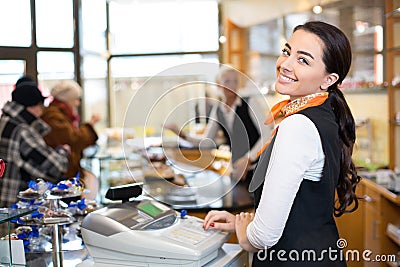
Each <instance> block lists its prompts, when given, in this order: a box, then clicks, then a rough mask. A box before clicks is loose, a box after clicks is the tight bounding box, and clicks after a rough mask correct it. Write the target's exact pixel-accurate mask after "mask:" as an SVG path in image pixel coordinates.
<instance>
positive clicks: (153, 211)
mask: <svg viewBox="0 0 400 267" xmlns="http://www.w3.org/2000/svg"><path fill="white" fill-rule="evenodd" d="M137 208H138V209H139V210H141V211H144V212H146V213H147V214H149V215H150V216H152V217H155V216H157V215H159V214H161V213H163V210H162V209H160V208H158V207H156V206H154V205H153V204H151V203H150V202H147V203H144V204H143V205H140V206H138V207H137Z"/></svg>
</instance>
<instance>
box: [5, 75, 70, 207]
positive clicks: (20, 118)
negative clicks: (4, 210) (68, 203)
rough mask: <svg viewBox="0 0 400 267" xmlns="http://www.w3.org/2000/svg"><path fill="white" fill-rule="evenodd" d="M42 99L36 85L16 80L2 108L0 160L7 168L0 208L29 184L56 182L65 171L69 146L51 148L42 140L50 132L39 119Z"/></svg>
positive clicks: (7, 205)
mask: <svg viewBox="0 0 400 267" xmlns="http://www.w3.org/2000/svg"><path fill="white" fill-rule="evenodd" d="M44 99H45V97H43V96H42V93H41V92H40V90H39V89H38V87H37V85H36V83H34V82H29V81H22V82H21V81H19V82H18V84H17V85H16V87H15V89H14V91H13V92H12V101H11V102H7V103H6V104H5V105H4V107H3V109H2V111H3V115H2V117H1V119H0V158H1V159H4V160H5V161H6V162H7V168H6V170H5V173H4V177H3V178H2V179H0V190H1V191H0V207H9V206H10V205H11V204H13V203H15V202H16V201H17V195H18V192H19V191H23V190H26V189H27V188H28V182H29V181H31V180H36V179H37V178H43V179H45V180H47V181H49V182H52V183H57V182H58V181H59V180H60V178H61V176H62V175H63V174H64V173H65V171H66V170H67V167H68V155H69V153H70V147H69V146H68V145H65V143H60V144H59V146H56V147H55V149H53V148H51V147H50V146H48V145H47V144H46V143H45V141H44V140H43V135H45V134H47V133H48V132H49V131H50V127H49V125H47V124H46V123H45V122H44V121H42V120H41V119H40V118H39V117H40V116H41V115H42V113H43V101H44Z"/></svg>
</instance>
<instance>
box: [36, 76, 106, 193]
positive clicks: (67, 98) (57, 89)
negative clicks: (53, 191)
mask: <svg viewBox="0 0 400 267" xmlns="http://www.w3.org/2000/svg"><path fill="white" fill-rule="evenodd" d="M50 94H51V95H52V96H53V101H52V102H51V103H50V105H49V107H47V108H46V109H45V110H44V113H43V115H42V117H41V118H42V119H43V120H44V121H45V122H46V123H47V124H49V125H50V127H51V131H50V133H49V134H48V135H46V136H45V137H44V139H45V141H46V143H47V144H48V145H50V146H52V147H57V146H59V145H61V144H68V145H70V146H71V159H70V163H69V166H68V170H67V172H66V174H65V176H67V178H71V177H77V176H80V178H81V181H83V183H84V184H85V188H87V189H89V190H90V194H87V195H85V198H87V199H94V198H95V197H96V194H97V191H98V181H97V178H96V177H95V176H94V175H93V174H92V173H91V172H89V171H88V170H86V169H83V168H82V167H81V164H80V160H81V158H82V152H83V150H84V149H85V148H87V147H88V146H91V145H94V144H95V143H96V141H97V138H98V136H97V133H96V131H95V129H94V125H95V124H96V123H97V122H98V121H99V119H100V118H99V116H98V115H97V114H94V115H93V116H92V118H91V119H90V120H89V121H88V122H86V123H83V124H82V125H80V124H79V123H80V117H79V114H78V107H79V106H80V104H81V102H80V98H81V95H82V88H81V87H80V86H79V84H77V83H76V82H74V81H67V80H65V81H60V82H59V83H57V84H56V85H55V86H54V87H53V88H52V89H51V92H50Z"/></svg>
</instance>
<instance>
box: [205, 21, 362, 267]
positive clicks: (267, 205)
mask: <svg viewBox="0 0 400 267" xmlns="http://www.w3.org/2000/svg"><path fill="white" fill-rule="evenodd" d="M350 64H351V47H350V43H349V41H348V39H347V37H346V36H345V34H344V33H343V32H342V31H341V30H339V29H338V28H336V27H335V26H333V25H331V24H327V23H324V22H320V21H310V22H307V23H305V24H303V25H299V26H297V27H296V28H295V29H294V32H293V34H292V36H291V38H290V39H289V40H288V42H287V43H286V44H285V48H284V49H283V50H282V54H281V56H280V57H279V58H278V60H277V63H276V76H277V81H276V90H277V91H278V92H279V93H281V94H285V95H288V96H289V97H290V98H289V99H287V100H284V101H282V102H280V103H278V104H277V105H275V106H274V107H273V108H272V114H273V116H274V117H273V119H276V121H275V122H276V123H278V126H279V127H277V128H275V130H274V132H273V133H272V136H271V139H270V141H268V142H267V145H266V146H264V147H263V149H262V150H261V152H260V153H262V154H261V156H260V160H259V163H258V165H257V169H256V170H255V173H254V176H253V178H252V181H251V183H250V186H249V189H250V190H251V191H254V194H255V203H256V213H255V214H252V213H240V214H237V215H236V216H234V215H232V214H230V213H228V212H225V211H212V212H210V213H209V214H208V215H207V216H206V218H205V221H204V228H205V229H208V228H210V227H214V228H217V229H223V230H228V231H234V232H236V235H237V237H238V241H239V244H240V245H241V246H242V247H243V248H244V249H246V250H248V251H253V252H257V251H262V250H264V252H265V254H263V253H261V254H260V253H254V257H253V266H266V265H267V266H293V264H295V263H296V266H321V265H323V266H346V263H345V262H344V261H343V259H340V257H336V258H335V259H332V258H328V257H327V256H326V257H324V251H325V252H326V251H328V249H335V250H336V251H337V249H338V247H337V244H336V243H337V241H338V239H339V235H338V230H337V228H336V225H335V220H334V218H333V214H334V213H335V215H337V216H340V215H342V214H343V213H345V212H351V211H354V210H355V209H357V207H358V200H357V197H356V195H355V188H356V185H357V183H358V182H359V179H360V178H359V177H358V176H357V173H356V170H355V166H354V164H353V162H352V160H351V154H352V151H353V145H354V142H355V122H354V119H353V116H352V114H351V112H350V109H349V107H348V105H347V103H346V100H345V99H344V96H343V94H342V92H341V91H339V89H338V85H339V84H340V83H341V82H342V81H343V79H344V78H345V77H346V75H347V73H348V71H349V68H350ZM270 121H271V122H272V119H271V120H270ZM335 193H337V196H338V199H337V205H335ZM352 205H354V206H352ZM350 206H352V208H349V207H350ZM221 221H222V222H221ZM339 249H340V248H339ZM276 251H279V253H278V254H276V253H275V254H274V252H276ZM292 251H294V252H296V253H298V255H303V253H304V252H305V251H308V252H310V251H311V252H313V253H314V257H311V258H310V257H309V258H308V259H303V258H302V259H301V260H300V261H301V262H297V261H298V260H297V259H295V258H292V257H289V259H287V258H285V260H284V261H282V257H281V256H282V253H281V252H283V254H284V255H288V254H290V253H291V252H292Z"/></svg>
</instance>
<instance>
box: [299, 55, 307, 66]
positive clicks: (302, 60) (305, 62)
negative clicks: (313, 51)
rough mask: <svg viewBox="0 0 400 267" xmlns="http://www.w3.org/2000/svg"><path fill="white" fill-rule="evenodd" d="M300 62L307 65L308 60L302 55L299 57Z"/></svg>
mask: <svg viewBox="0 0 400 267" xmlns="http://www.w3.org/2000/svg"><path fill="white" fill-rule="evenodd" d="M299 61H300V63H302V64H307V65H308V61H307V59H305V58H304V57H301V58H299Z"/></svg>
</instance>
